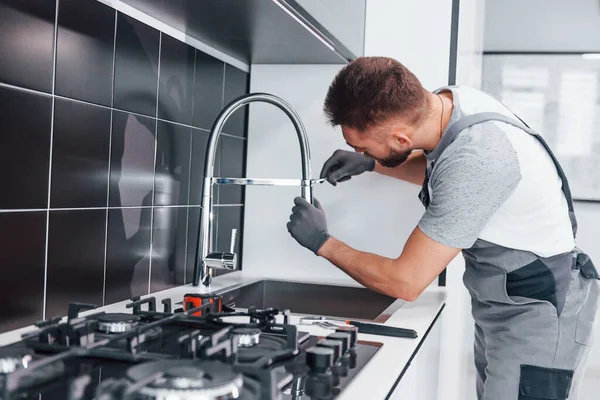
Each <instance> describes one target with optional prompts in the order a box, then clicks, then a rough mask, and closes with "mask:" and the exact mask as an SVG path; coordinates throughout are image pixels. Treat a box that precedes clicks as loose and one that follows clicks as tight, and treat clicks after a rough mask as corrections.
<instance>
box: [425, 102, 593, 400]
mask: <svg viewBox="0 0 600 400" xmlns="http://www.w3.org/2000/svg"><path fill="white" fill-rule="evenodd" d="M490 120H495V121H500V122H505V123H508V124H511V125H513V126H516V127H518V128H520V129H522V130H523V131H525V132H526V133H528V134H530V135H534V136H535V137H536V138H537V139H538V140H539V141H540V142H541V143H542V144H543V145H544V147H545V148H546V150H547V151H548V153H549V154H550V156H551V157H552V159H553V161H554V164H555V166H556V170H557V173H558V174H559V176H560V178H561V180H562V190H563V193H564V195H565V197H566V199H567V203H568V205H569V216H570V218H571V224H572V228H573V235H574V236H575V234H576V232H577V222H576V219H575V213H574V211H573V201H572V198H571V192H570V190H569V185H568V182H567V179H566V177H565V175H564V173H563V170H562V168H561V166H560V164H559V163H558V161H557V159H556V157H555V156H554V154H552V151H551V150H550V148H549V147H548V145H547V144H546V142H545V141H544V140H543V139H542V137H541V136H539V135H538V134H536V133H535V132H533V131H532V130H531V129H530V128H529V127H528V126H527V125H526V124H524V122H523V121H520V122H518V121H517V120H516V119H512V118H510V117H507V116H505V115H502V114H498V113H479V114H474V115H470V116H467V117H463V118H461V119H459V120H458V121H456V122H455V123H454V124H452V125H451V126H450V127H449V128H448V129H447V131H446V133H445V134H444V136H442V139H441V141H440V143H439V144H438V147H439V146H441V148H440V149H439V150H438V149H436V151H438V152H439V153H441V152H443V151H444V149H445V148H446V147H447V146H448V145H450V143H452V142H453V141H454V139H455V138H456V136H457V135H458V134H459V133H460V132H461V131H462V130H464V129H466V128H468V127H470V126H472V125H475V124H479V123H482V122H485V121H490ZM440 150H441V151H440ZM433 167H434V163H432V164H431V165H429V166H428V168H427V173H426V179H425V183H424V184H423V188H422V190H421V193H420V195H419V197H420V199H421V201H422V202H423V205H424V206H425V207H428V205H429V203H430V196H429V184H428V182H429V176H430V175H431V171H432V169H433ZM462 253H463V256H464V259H465V264H466V265H465V266H466V271H465V273H464V277H463V280H464V283H465V286H466V287H467V289H468V290H469V292H470V294H471V299H472V301H471V303H472V313H473V317H474V319H475V349H474V350H475V366H476V370H477V396H478V399H480V400H537V399H544V400H564V399H569V400H573V399H575V398H576V397H577V391H578V387H579V383H580V381H581V379H580V378H581V374H582V373H583V370H584V367H585V364H586V358H587V355H588V353H589V346H591V344H592V333H593V332H592V327H593V325H594V321H595V316H596V311H597V309H598V299H599V294H600V286H599V285H600V284H599V282H598V279H599V276H598V272H597V270H596V268H595V267H594V264H593V263H592V261H591V260H590V258H589V257H588V256H587V255H586V254H585V253H583V252H582V251H581V250H580V249H579V248H577V247H575V248H574V249H573V251H572V252H569V253H565V254H559V255H556V256H552V257H549V258H543V257H539V256H537V255H535V254H534V253H531V252H528V251H522V250H515V249H510V248H506V247H502V246H499V245H496V244H494V243H490V242H486V241H484V240H481V239H479V240H477V241H476V242H475V244H474V245H473V246H472V247H471V248H469V249H464V250H463V251H462ZM598 397H600V394H599V395H598Z"/></svg>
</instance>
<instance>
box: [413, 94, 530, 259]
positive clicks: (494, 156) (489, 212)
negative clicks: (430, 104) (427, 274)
mask: <svg viewBox="0 0 600 400" xmlns="http://www.w3.org/2000/svg"><path fill="white" fill-rule="evenodd" d="M440 90H444V89H440ZM450 90H451V91H452V94H453V102H454V109H453V112H452V116H451V118H450V122H449V123H448V125H447V127H446V129H447V128H448V127H449V126H451V125H452V124H453V123H454V122H455V121H457V120H458V119H459V118H461V117H462V116H464V115H466V113H465V111H464V110H463V109H462V108H461V98H460V93H459V90H457V89H456V88H450ZM444 133H445V132H444ZM523 134H525V135H526V133H523ZM436 150H438V149H434V150H433V151H432V152H430V153H429V154H427V165H428V166H430V165H431V163H432V162H434V164H433V165H434V166H433V169H432V170H431V172H430V179H429V193H430V198H431V203H430V205H429V206H428V208H427V210H426V212H425V214H424V215H423V217H422V218H421V220H420V221H419V224H418V226H419V228H420V229H421V230H422V231H423V232H424V233H425V234H426V235H427V236H429V237H430V238H432V239H433V240H435V241H437V242H439V243H441V244H444V245H446V246H449V247H455V248H461V249H466V248H470V247H471V246H472V245H473V244H474V243H475V241H476V240H477V239H478V238H479V235H480V233H481V232H482V230H483V229H484V228H485V226H486V224H487V223H488V221H489V220H490V218H491V217H492V216H493V215H494V213H495V212H496V211H497V210H498V209H499V208H500V207H501V206H502V204H503V203H504V202H505V201H506V200H507V199H508V197H509V196H510V195H511V194H512V193H513V191H514V190H515V188H516V187H517V185H518V184H519V182H520V180H521V177H522V176H521V170H520V167H519V159H518V157H517V153H516V152H515V150H514V148H513V145H512V144H511V142H510V141H509V139H508V137H507V135H506V133H505V132H504V131H503V130H502V129H501V128H499V127H498V125H497V124H495V123H494V122H491V121H490V122H484V123H481V124H477V125H474V126H472V127H470V128H468V129H465V130H464V131H463V132H461V133H460V134H459V135H458V136H457V137H456V139H455V140H454V142H452V143H451V144H450V145H449V146H448V147H447V148H446V149H445V150H444V151H443V152H441V154H438V153H439V150H438V151H436Z"/></svg>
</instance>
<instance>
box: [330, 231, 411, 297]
mask: <svg viewBox="0 0 600 400" xmlns="http://www.w3.org/2000/svg"><path fill="white" fill-rule="evenodd" d="M319 255H320V256H322V257H324V258H326V259H327V260H329V262H331V263H332V264H333V265H335V266H336V267H338V268H339V269H341V270H342V271H344V272H345V273H347V274H348V275H350V276H351V277H352V278H353V279H354V280H356V281H357V282H359V283H360V284H362V285H364V286H366V287H367V288H369V289H371V290H375V291H378V292H380V293H383V294H386V295H388V296H392V297H396V298H399V299H403V300H409V301H413V300H414V299H415V298H416V297H417V295H418V293H416V292H415V290H414V289H413V288H412V287H411V285H410V284H409V283H408V282H404V281H403V279H402V278H401V274H400V272H401V271H398V269H397V268H396V265H395V264H394V261H395V260H393V259H391V258H386V257H382V256H378V255H376V254H372V253H366V252H362V251H358V250H355V249H353V248H352V247H350V246H348V245H346V244H345V243H343V242H341V241H339V240H337V239H335V238H333V237H331V238H329V239H328V240H327V241H326V242H325V244H324V245H323V247H321V249H320V250H319Z"/></svg>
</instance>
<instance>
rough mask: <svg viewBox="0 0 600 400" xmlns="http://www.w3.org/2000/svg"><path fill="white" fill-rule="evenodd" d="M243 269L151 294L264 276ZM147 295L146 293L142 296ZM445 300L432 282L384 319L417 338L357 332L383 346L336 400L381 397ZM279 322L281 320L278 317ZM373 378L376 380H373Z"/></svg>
mask: <svg viewBox="0 0 600 400" xmlns="http://www.w3.org/2000/svg"><path fill="white" fill-rule="evenodd" d="M264 278H265V277H260V276H256V275H252V274H248V273H245V272H242V271H239V272H233V273H230V274H227V275H223V276H220V277H216V278H214V279H213V284H212V286H211V287H210V289H208V288H206V287H203V286H199V287H194V286H191V285H185V286H179V287H175V288H172V289H168V290H164V291H162V292H158V293H153V294H152V295H151V296H154V297H156V304H157V309H159V310H160V306H161V300H162V299H165V298H171V299H172V302H173V305H174V308H175V303H178V302H180V301H182V300H183V296H184V295H185V294H187V293H209V292H214V291H220V290H223V289H226V288H228V287H231V286H237V285H243V284H248V283H251V282H253V281H256V280H260V279H264ZM268 279H281V278H278V277H276V276H269V277H268ZM285 280H287V281H299V282H311V283H322V284H333V285H335V284H339V285H344V286H360V285H358V284H357V283H355V282H353V281H348V280H346V279H343V280H336V279H322V278H319V277H302V278H301V279H300V278H297V279H290V278H289V277H285ZM144 297H147V296H144ZM445 301H446V289H445V288H441V287H435V286H431V287H429V288H428V289H427V290H425V292H423V294H421V296H420V297H419V298H418V299H417V300H416V301H414V302H412V303H408V302H405V303H404V304H402V306H401V307H400V308H399V309H398V310H397V311H396V312H394V314H393V315H392V316H390V318H389V319H388V320H387V321H386V322H385V325H389V326H396V327H402V328H408V329H414V330H415V331H416V332H417V334H418V338H417V339H404V338H393V337H385V336H377V335H367V334H359V335H358V340H365V341H371V342H379V343H382V344H383V346H382V347H381V348H380V350H379V351H377V353H376V354H375V355H374V356H373V358H372V359H371V360H370V361H369V362H368V364H367V365H366V366H365V367H364V368H363V369H362V370H361V371H360V372H359V373H358V375H357V376H356V378H355V379H354V380H353V381H352V383H351V384H350V385H348V386H347V387H346V389H345V390H344V391H343V392H342V393H341V394H340V396H338V397H337V399H338V400H357V399H361V400H362V399H367V398H368V399H372V400H376V399H384V398H385V397H386V395H387V394H388V392H389V391H390V389H391V388H392V386H393V385H394V383H395V382H396V379H397V378H398V376H400V374H401V373H402V371H403V369H404V367H405V366H406V365H407V363H408V362H409V360H410V358H411V356H412V355H413V353H414V352H415V351H416V350H417V348H418V346H419V343H421V341H422V340H423V338H424V335H425V333H426V332H427V331H428V329H429V328H430V326H431V325H432V323H433V322H434V320H435V318H436V316H437V315H438V314H439V312H440V310H441V309H442V307H443V305H444V303H445ZM127 303H129V300H127V301H122V302H119V303H115V304H111V305H107V306H104V307H101V308H98V309H95V310H90V311H86V312H83V313H81V315H86V314H90V313H96V312H98V311H105V312H130V310H128V309H126V308H125V305H126V304H127ZM299 318H300V317H299V316H295V315H293V314H292V316H291V321H290V322H291V323H292V324H296V323H298V322H299ZM278 322H282V321H278ZM33 329H35V328H34V327H31V326H30V327H26V328H22V329H18V330H14V331H11V332H7V333H4V334H1V335H0V346H2V345H6V344H9V343H12V342H15V341H18V340H20V337H21V334H22V333H25V332H27V331H30V330H33ZM302 330H303V331H306V332H309V333H311V334H313V335H322V336H326V335H327V334H329V333H331V331H330V330H326V329H323V328H320V327H318V326H312V325H311V326H308V325H302ZM375 382H376V384H374V383H375Z"/></svg>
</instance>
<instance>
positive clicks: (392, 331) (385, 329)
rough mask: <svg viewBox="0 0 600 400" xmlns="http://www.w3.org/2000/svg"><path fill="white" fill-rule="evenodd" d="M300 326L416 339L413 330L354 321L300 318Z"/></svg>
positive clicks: (415, 333)
mask: <svg viewBox="0 0 600 400" xmlns="http://www.w3.org/2000/svg"><path fill="white" fill-rule="evenodd" d="M300 325H318V326H320V327H321V328H325V329H336V328H339V327H340V326H344V325H353V326H355V327H357V328H358V332H359V333H365V334H369V335H380V336H391V337H402V338H411V339H415V338H417V337H418V335H417V332H416V331H415V330H413V329H406V328H397V327H394V326H386V325H381V324H373V323H369V322H361V321H354V320H346V321H343V320H338V319H333V318H327V317H302V318H300Z"/></svg>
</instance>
